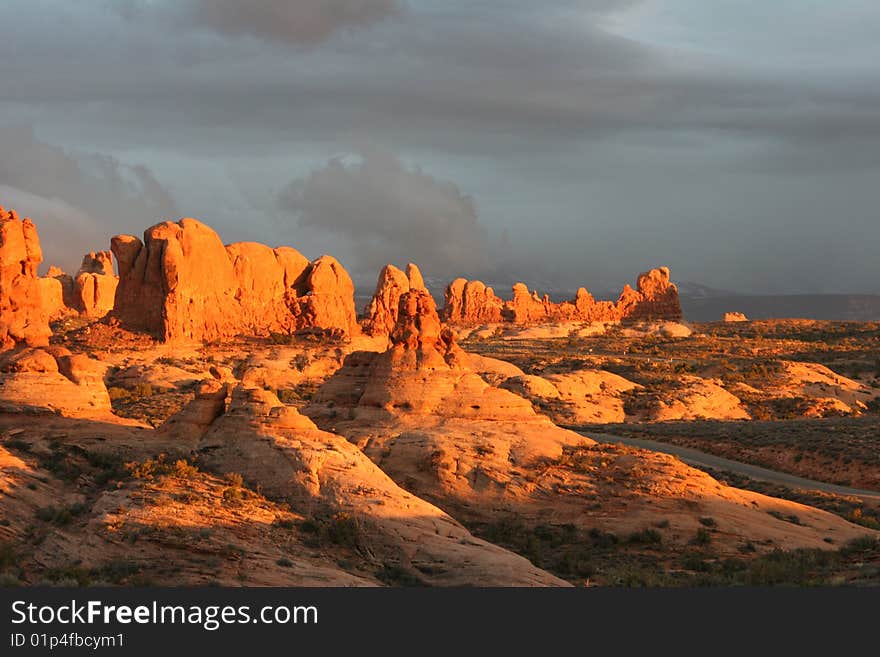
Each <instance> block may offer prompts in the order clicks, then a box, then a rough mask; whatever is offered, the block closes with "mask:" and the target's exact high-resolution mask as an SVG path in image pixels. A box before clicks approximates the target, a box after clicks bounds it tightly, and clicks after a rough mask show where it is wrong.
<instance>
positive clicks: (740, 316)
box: [721, 312, 749, 322]
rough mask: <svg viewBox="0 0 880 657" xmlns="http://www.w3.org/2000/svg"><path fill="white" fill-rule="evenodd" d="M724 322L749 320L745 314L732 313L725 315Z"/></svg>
mask: <svg viewBox="0 0 880 657" xmlns="http://www.w3.org/2000/svg"><path fill="white" fill-rule="evenodd" d="M721 319H722V321H724V322H747V321H749V318H748V317H746V316H745V314H743V313H738V312H732V313H724V317H722V318H721Z"/></svg>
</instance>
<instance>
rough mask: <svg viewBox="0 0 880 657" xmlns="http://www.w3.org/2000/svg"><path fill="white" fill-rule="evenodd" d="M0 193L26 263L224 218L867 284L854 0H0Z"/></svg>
mask: <svg viewBox="0 0 880 657" xmlns="http://www.w3.org/2000/svg"><path fill="white" fill-rule="evenodd" d="M0 24H2V25H3V26H4V27H5V29H4V31H3V38H2V39H0V205H4V206H6V207H15V208H17V209H18V210H19V211H20V212H21V213H22V214H29V215H31V216H32V217H33V218H34V220H35V221H37V222H38V227H39V229H40V233H41V236H42V240H43V244H44V251H45V253H46V259H47V264H50V263H56V262H57V263H60V264H62V265H63V266H65V267H66V268H72V267H75V265H76V263H78V261H79V259H80V256H81V254H82V253H83V252H85V251H88V250H93V249H96V248H106V245H107V243H108V240H109V237H110V236H111V235H113V234H116V233H120V232H130V233H135V234H140V233H141V232H142V231H143V229H144V228H146V227H147V226H149V225H151V224H152V223H155V222H156V221H159V220H162V219H176V218H178V217H180V216H195V217H198V218H200V219H202V220H203V221H205V222H207V223H209V224H210V225H212V226H214V227H215V228H216V229H217V230H218V231H219V232H220V234H221V236H222V237H223V239H224V240H225V241H229V242H231V241H236V240H257V241H263V242H268V243H270V244H273V245H278V244H289V245H292V246H295V247H297V248H299V249H300V250H301V251H303V252H304V253H305V254H306V255H308V256H310V257H315V256H317V255H320V254H321V253H324V252H330V253H332V254H334V255H336V256H337V257H339V258H340V259H341V260H342V261H343V263H344V264H345V265H346V266H347V267H348V268H349V269H350V270H352V271H354V272H356V273H357V274H358V276H359V278H361V279H362V280H364V281H366V280H369V279H373V280H375V276H376V273H377V270H378V268H379V267H380V266H381V264H384V263H385V262H389V261H390V262H395V263H397V264H398V265H404V264H406V262H407V261H409V260H413V261H415V262H417V263H419V264H421V265H422V268H423V269H424V270H425V273H426V274H427V275H429V276H433V277H437V278H452V277H454V276H457V275H475V274H486V273H491V272H493V271H494V272H506V273H510V274H511V275H515V276H518V277H521V278H524V279H526V280H548V281H553V282H555V283H557V284H558V285H560V286H566V285H579V284H585V285H587V287H591V288H594V289H605V288H614V287H619V286H620V285H622V284H623V283H624V282H627V281H630V280H632V279H633V278H634V276H635V274H636V273H638V272H639V271H642V270H644V269H647V268H649V267H651V266H655V265H661V264H665V265H668V266H670V267H671V268H672V270H673V276H674V278H676V279H678V280H685V281H694V282H699V283H702V284H705V285H709V286H712V287H716V288H722V289H728V290H738V291H746V292H748V291H752V292H754V291H762V290H764V291H772V292H862V293H880V258H878V257H877V245H878V244H880V67H878V66H877V62H878V61H880V39H878V38H877V34H878V33H880V3H878V2H877V1H876V0H835V1H834V2H830V1H828V0H772V1H770V2H768V1H766V0H760V1H759V0H711V2H707V1H706V0H545V1H544V2H535V1H534V0H491V1H490V0H482V1H481V0H469V1H464V0H443V1H442V2H441V1H439V0H251V1H250V2H247V3H243V2H239V1H238V0H83V1H82V2H75V3H74V2H69V1H68V0H4V1H3V2H2V3H0Z"/></svg>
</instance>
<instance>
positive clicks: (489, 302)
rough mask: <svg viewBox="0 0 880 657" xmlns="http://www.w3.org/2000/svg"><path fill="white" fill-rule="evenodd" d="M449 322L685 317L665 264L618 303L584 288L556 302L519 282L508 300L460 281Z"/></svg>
mask: <svg viewBox="0 0 880 657" xmlns="http://www.w3.org/2000/svg"><path fill="white" fill-rule="evenodd" d="M442 316H443V319H444V321H447V322H449V323H451V324H456V325H462V326H473V325H477V324H493V323H498V322H511V323H514V324H537V323H549V322H616V321H629V320H632V321H637V320H654V319H664V320H678V319H681V304H680V302H679V298H678V288H677V287H676V286H675V285H674V284H673V283H672V282H671V281H670V278H669V269H668V268H666V267H661V268H659V269H652V270H651V271H648V272H645V273H643V274H641V275H639V278H638V282H637V286H636V289H635V290H634V289H633V288H631V287H630V286H629V285H627V286H626V287H624V289H623V292H621V294H620V297H619V298H618V300H617V302H616V303H612V302H610V301H596V300H595V299H594V298H593V296H592V295H591V294H590V293H589V292H588V291H587V290H586V289H584V288H580V289H579V290H578V291H577V295H576V296H575V298H574V299H572V300H571V301H563V302H562V303H553V302H552V301H550V297H549V296H548V295H546V294H545V295H544V296H540V295H539V294H538V293H537V292H529V289H528V287H527V286H526V285H525V284H523V283H517V284H516V285H514V286H513V298H512V299H510V300H509V301H502V300H501V299H499V298H498V297H497V296H495V293H494V291H493V290H492V288H487V287H486V286H485V285H484V284H483V283H481V282H480V281H466V280H465V279H463V278H459V279H456V280H454V281H453V282H452V283H450V284H449V286H448V287H447V288H446V292H445V306H444V308H443V312H442Z"/></svg>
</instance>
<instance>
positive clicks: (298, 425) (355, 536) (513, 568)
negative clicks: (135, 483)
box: [159, 381, 564, 586]
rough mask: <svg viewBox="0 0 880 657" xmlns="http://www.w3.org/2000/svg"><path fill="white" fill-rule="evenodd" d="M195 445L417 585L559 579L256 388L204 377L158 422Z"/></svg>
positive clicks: (217, 466) (218, 465) (210, 460)
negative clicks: (182, 404)
mask: <svg viewBox="0 0 880 657" xmlns="http://www.w3.org/2000/svg"><path fill="white" fill-rule="evenodd" d="M159 432H160V434H164V435H167V436H173V437H176V438H178V439H179V440H180V441H182V442H183V443H185V444H190V445H192V446H193V447H196V448H197V449H199V450H200V453H201V454H202V455H203V457H202V462H203V464H204V465H205V466H206V467H208V468H210V469H211V470H212V471H215V472H236V473H240V474H241V475H242V476H243V477H244V480H245V482H247V483H249V484H251V485H253V486H259V487H260V488H261V490H262V491H263V493H264V494H265V495H268V496H269V497H270V498H273V499H278V500H284V501H285V502H287V503H288V504H290V505H291V507H292V508H293V509H295V510H296V511H298V512H300V513H304V514H306V515H308V516H310V517H316V518H320V519H322V521H323V522H327V523H330V524H331V525H334V524H335V525H337V526H340V527H342V526H344V527H346V528H349V536H348V540H349V541H351V542H352V543H353V546H352V547H356V548H357V550H358V551H359V552H361V553H364V554H368V555H370V556H371V558H373V559H375V560H376V561H377V562H378V563H377V564H375V565H374V568H375V567H378V566H379V565H381V564H393V565H394V566H395V567H396V568H398V569H400V570H401V571H404V572H407V573H410V577H412V578H416V579H418V580H420V581H422V582H424V583H426V584H433V585H458V586H461V585H487V586H493V585H494V586H516V585H519V586H541V585H544V586H559V585H564V582H562V581H561V580H559V579H558V578H556V577H554V576H552V575H550V574H549V573H547V572H545V571H543V570H540V569H539V568H537V567H535V566H533V565H532V564H531V563H529V562H528V561H527V560H526V559H524V558H523V557H520V556H517V555H515V554H513V553H511V552H508V551H507V550H504V549H503V548H500V547H498V546H495V545H492V544H491V543H487V542H486V541H483V540H481V539H478V538H476V537H474V536H472V535H471V534H470V533H469V532H468V531H467V530H466V529H465V528H464V527H462V526H461V525H460V524H458V523H457V522H456V521H455V520H453V519H452V518H451V517H450V516H448V515H447V514H446V513H444V512H443V511H441V510H440V509H438V508H437V507H435V506H433V505H432V504H429V503H428V502H426V501H424V500H422V499H419V498H418V497H416V496H415V495H412V494H410V493H408V492H407V491H405V490H403V489H402V488H400V487H399V486H398V485H397V484H395V483H394V482H393V481H392V480H391V479H390V478H389V477H388V476H387V475H386V474H385V473H384V472H382V471H381V470H380V469H379V468H378V467H377V466H376V465H375V464H374V463H373V462H371V461H370V459H368V458H367V457H366V456H365V455H364V454H363V453H362V452H361V451H360V450H359V449H358V448H357V447H355V446H354V445H352V444H351V443H349V442H348V441H347V440H345V438H342V437H341V436H337V435H334V434H332V433H329V432H326V431H321V430H320V429H318V427H316V426H315V424H314V423H313V422H312V421H311V420H310V419H309V418H307V417H305V416H303V415H300V414H299V412H297V410H296V409H295V408H293V407H291V406H285V405H284V404H282V403H281V402H280V401H279V400H278V398H277V397H276V396H275V395H274V394H272V393H271V392H268V391H266V390H262V389H258V388H245V387H242V386H238V387H235V388H232V387H231V386H229V385H224V384H221V383H220V382H217V381H215V382H206V383H204V384H202V387H201V388H200V389H199V391H198V393H197V397H196V399H195V400H194V401H193V403H192V404H191V405H190V406H189V407H188V408H186V409H184V410H183V411H182V412H181V413H180V414H178V415H177V416H175V417H173V418H171V419H170V420H169V421H168V422H167V423H166V424H165V425H163V427H161V428H160V430H159Z"/></svg>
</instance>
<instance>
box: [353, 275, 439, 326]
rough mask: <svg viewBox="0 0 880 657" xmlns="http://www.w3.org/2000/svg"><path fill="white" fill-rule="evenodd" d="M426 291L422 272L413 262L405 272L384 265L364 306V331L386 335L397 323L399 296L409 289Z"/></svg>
mask: <svg viewBox="0 0 880 657" xmlns="http://www.w3.org/2000/svg"><path fill="white" fill-rule="evenodd" d="M411 289H412V290H422V291H424V292H427V288H426V287H425V281H424V279H423V278H422V272H420V271H419V268H418V267H417V266H416V265H414V264H413V263H409V264H408V265H407V267H406V273H404V272H403V271H401V270H400V269H398V268H397V267H395V266H394V265H390V264H389V265H385V266H384V267H383V268H382V271H381V272H379V280H378V282H377V283H376V292H375V293H374V294H373V298H372V299H370V302H369V303H368V304H367V306H366V308H364V321H363V328H364V332H365V333H367V334H368V335H388V334H389V333H391V331H392V329H393V328H394V325H395V324H396V323H397V311H398V307H399V305H400V297H401V295H403V294H404V293H405V292H409V291H410V290H411Z"/></svg>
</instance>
